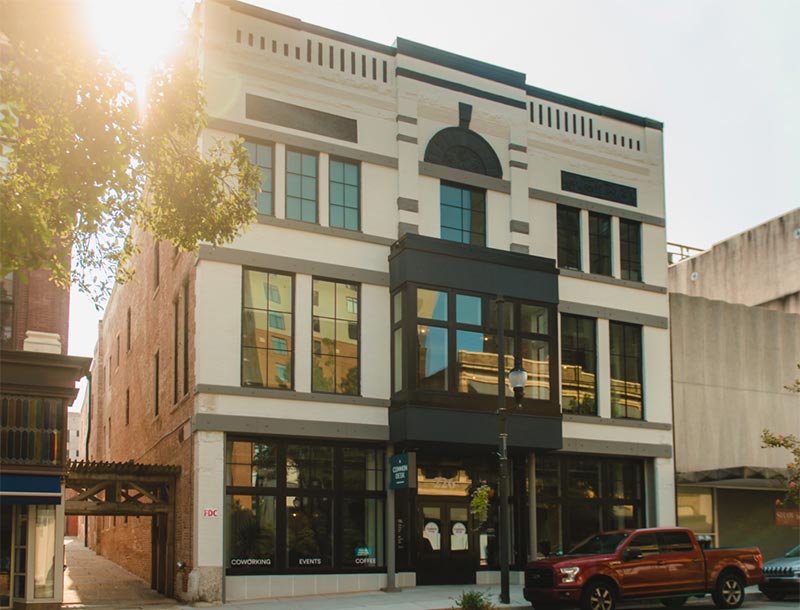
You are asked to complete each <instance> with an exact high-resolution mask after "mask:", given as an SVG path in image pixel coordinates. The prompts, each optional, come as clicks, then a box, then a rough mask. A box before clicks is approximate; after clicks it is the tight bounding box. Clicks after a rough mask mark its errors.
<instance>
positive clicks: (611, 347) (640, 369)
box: [608, 320, 646, 421]
mask: <svg viewBox="0 0 800 610" xmlns="http://www.w3.org/2000/svg"><path fill="white" fill-rule="evenodd" d="M615 326H616V327H619V328H621V329H622V334H623V345H622V346H621V347H622V351H621V352H619V350H617V351H615V344H614V335H615V333H614V327H615ZM629 331H630V332H637V333H638V335H639V336H638V345H639V353H638V354H634V355H629V354H628V349H627V348H628V339H629V335H628V333H629ZM616 347H619V346H616ZM608 352H609V360H610V365H611V366H610V371H609V381H610V383H611V417H612V418H614V419H633V420H639V421H645V420H646V418H645V400H644V397H645V388H644V327H643V326H641V325H639V324H629V323H627V322H617V321H615V320H610V321H609V341H608ZM615 356H616V357H621V358H622V363H623V366H622V369H623V371H625V377H624V378H623V379H618V378H616V377H614V373H613V369H614V358H615ZM632 359H633V360H634V361H635V363H636V365H637V367H636V372H637V373H638V376H639V380H638V384H639V388H640V398H639V403H640V406H639V416H638V417H634V416H631V415H629V413H630V409H631V407H630V406H628V404H627V403H628V402H629V400H630V399H629V397H630V396H634V397H635V394H633V393H631V392H628V391H627V388H628V385H629V384H630V383H636V382H631V380H630V379H629V378H628V376H627V371H628V361H629V360H632ZM615 381H618V382H622V384H623V387H624V388H625V391H624V392H622V393H616V394H615V392H614V382H615ZM616 396H622V401H624V402H625V403H626V404H625V405H623V406H622V409H624V412H625V415H615V409H616V408H617V407H616V403H615V397H616ZM634 408H635V407H634Z"/></svg>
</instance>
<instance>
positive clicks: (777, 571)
mask: <svg viewBox="0 0 800 610" xmlns="http://www.w3.org/2000/svg"><path fill="white" fill-rule="evenodd" d="M793 572H794V568H792V567H791V566H790V567H786V568H783V567H777V566H775V567H773V566H766V567H765V568H764V576H792V573H793Z"/></svg>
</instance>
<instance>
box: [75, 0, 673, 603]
mask: <svg viewBox="0 0 800 610" xmlns="http://www.w3.org/2000/svg"><path fill="white" fill-rule="evenodd" d="M197 18H198V20H199V22H200V29H201V31H202V37H203V69H204V78H205V81H206V86H207V89H206V96H207V99H208V105H209V114H210V118H209V122H208V128H207V129H206V131H205V132H204V134H203V139H202V145H203V146H212V145H213V144H214V143H215V142H217V141H220V140H222V141H224V140H226V139H229V138H235V137H242V138H244V139H245V141H246V145H247V147H248V149H249V150H250V153H251V160H252V161H253V162H254V163H256V164H258V165H259V166H260V167H261V169H262V176H263V181H262V186H261V189H260V190H259V192H258V193H257V194H256V200H255V206H256V209H257V213H258V214H257V221H256V222H255V223H253V225H252V226H250V227H248V228H247V230H246V231H245V232H244V233H243V234H242V235H241V236H240V237H238V238H237V239H236V240H235V241H234V242H233V243H231V244H230V245H229V246H225V247H218V248H211V247H208V246H201V247H200V249H199V251H198V252H197V253H196V254H191V255H190V254H180V253H175V252H174V251H173V250H172V249H171V248H170V247H169V246H168V245H167V244H154V243H152V241H150V240H149V238H148V237H147V236H146V235H138V240H139V243H140V245H141V251H140V254H139V256H138V258H137V263H136V264H137V280H136V281H135V282H133V283H131V284H128V285H124V286H118V287H117V288H116V289H115V292H114V294H113V296H112V299H111V302H110V304H109V307H108V309H107V312H106V316H105V319H104V321H103V323H102V326H101V333H100V340H99V343H98V347H97V352H96V358H95V362H96V364H95V366H96V367H97V368H96V371H95V379H94V383H93V388H94V393H93V397H92V403H93V404H92V416H91V418H92V419H91V421H92V423H91V433H90V438H89V444H88V447H89V459H95V460H107V461H126V460H128V459H133V460H136V461H140V462H145V463H153V464H169V465H173V466H180V468H181V475H180V477H179V480H178V483H177V491H176V511H175V518H176V540H175V545H176V546H175V549H176V550H175V559H176V562H180V564H179V565H180V566H181V567H180V568H179V569H178V570H177V572H176V573H175V574H171V576H172V577H174V579H175V592H176V595H177V596H178V597H182V598H184V599H193V600H208V601H214V600H220V599H224V600H226V601H233V600H244V599H257V598H264V597H272V596H287V595H302V594H309V593H325V592H337V591H358V590H375V589H378V588H379V587H385V586H387V585H389V586H391V585H392V584H393V583H394V584H397V585H398V586H414V585H424V584H432V583H436V582H451V583H475V582H478V583H488V582H495V581H497V579H498V578H499V576H498V566H499V558H498V548H499V545H498V540H497V512H498V511H497V506H498V500H497V498H498V494H497V482H498V464H497V457H496V452H497V443H498V426H499V423H498V417H497V413H496V410H497V407H498V393H499V392H500V390H499V388H498V368H499V366H498V363H499V360H500V358H499V357H498V346H499V345H502V347H503V352H504V354H505V362H504V364H503V368H504V369H506V370H505V371H503V372H501V373H500V374H501V375H502V376H503V377H505V373H506V372H507V371H508V370H509V369H510V368H511V367H512V366H513V364H514V362H515V361H518V362H520V363H521V365H522V366H523V367H524V368H525V369H526V371H527V372H528V382H527V385H526V388H525V396H524V399H523V401H522V407H521V409H519V410H513V407H514V403H513V400H512V399H511V398H510V396H511V390H510V388H508V387H506V389H505V392H506V394H507V396H508V397H509V398H507V399H506V403H505V404H506V405H507V406H508V407H509V409H512V412H511V414H510V415H509V424H508V429H509V454H510V463H511V468H510V484H511V485H510V487H511V514H512V530H513V531H512V541H511V553H512V557H511V565H512V569H513V570H514V575H515V576H517V577H518V575H519V573H520V571H521V570H522V568H523V567H524V564H525V562H526V561H527V559H528V558H529V557H533V556H536V555H537V554H540V553H549V552H554V551H556V550H558V549H563V548H568V547H570V546H571V545H572V544H574V543H576V542H578V541H579V540H580V539H582V538H583V537H585V536H586V535H588V534H590V533H592V532H594V531H597V530H600V529H608V528H614V527H628V526H644V525H671V524H674V523H675V497H674V465H673V457H672V436H673V435H672V408H671V396H670V391H671V386H670V371H669V368H670V367H669V331H668V325H669V304H668V298H667V290H666V282H667V275H666V274H667V270H666V257H665V255H664V252H665V248H666V240H665V218H664V180H663V157H662V126H661V124H660V123H658V122H656V121H653V120H650V119H646V118H642V117H638V116H634V115H631V114H627V113H623V112H619V111H616V110H612V109H609V108H605V107H602V106H598V105H594V104H591V103H588V102H584V101H581V100H576V99H572V98H568V97H566V96H562V95H559V94H555V93H552V92H549V91H545V90H541V89H538V88H536V87H533V86H530V85H528V84H527V83H526V82H525V75H524V74H521V73H519V72H514V71H511V70H507V69H504V68H501V67H497V66H492V65H489V64H485V63H482V62H480V61H476V60H473V59H469V58H466V57H461V56H457V55H453V54H451V53H448V52H446V51H442V50H439V49H435V48H431V47H428V46H425V45H421V44H418V43H415V42H412V41H408V40H403V39H399V40H398V41H396V43H395V45H394V46H385V45H381V44H377V43H374V42H371V41H367V40H363V39H359V38H355V37H353V36H349V35H346V34H342V33H338V32H334V31H331V30H328V29H325V28H322V27H318V26H314V25H310V24H307V23H304V22H302V21H299V20H297V19H294V18H291V17H288V16H285V15H280V14H277V13H274V12H271V11H267V10H263V9H258V8H255V7H252V6H250V5H247V4H243V3H239V2H233V1H208V2H206V3H204V4H203V5H202V6H201V8H200V10H199V11H198V14H197ZM98 377H99V379H98ZM501 387H502V386H501ZM131 439H137V442H131ZM401 454H404V455H407V456H411V457H410V459H409V461H408V464H410V465H411V466H410V468H411V471H410V475H411V476H410V477H409V478H410V479H411V481H412V484H411V486H410V487H408V488H403V489H396V490H394V489H388V488H387V478H388V477H387V475H388V472H387V469H388V467H387V464H388V458H389V457H390V456H393V455H401ZM483 485H486V486H487V487H488V488H489V498H490V506H489V512H488V516H487V519H486V521H485V522H483V523H480V522H478V519H477V517H475V516H474V515H473V514H472V513H471V512H470V497H471V495H472V494H473V493H474V492H475V490H476V489H478V488H480V487H481V486H483ZM149 527H150V526H149V524H145V523H138V522H137V520H135V519H131V520H129V521H128V522H127V523H125V522H122V520H121V519H119V518H117V519H116V521H114V519H113V518H111V517H103V518H101V519H98V520H97V522H96V523H95V525H94V528H93V527H92V524H91V523H90V536H89V538H90V541H91V542H92V544H94V545H95V546H96V547H97V548H99V550H100V551H101V552H103V553H104V554H107V555H109V556H111V557H112V558H114V559H115V560H116V561H118V562H120V563H122V564H123V565H126V566H127V567H129V569H132V570H133V571H134V572H137V573H139V574H140V575H142V576H144V577H147V575H148V573H149V571H152V565H148V562H147V552H146V550H143V549H142V546H143V541H145V542H146V538H147V536H149V531H150V530H149ZM167 568H169V566H168V567H167Z"/></svg>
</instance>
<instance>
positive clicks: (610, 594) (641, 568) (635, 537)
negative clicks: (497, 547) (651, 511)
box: [523, 527, 763, 610]
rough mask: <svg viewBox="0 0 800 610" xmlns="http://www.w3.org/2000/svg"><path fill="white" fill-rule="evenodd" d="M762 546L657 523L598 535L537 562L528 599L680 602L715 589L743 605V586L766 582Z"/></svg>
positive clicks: (603, 606)
mask: <svg viewBox="0 0 800 610" xmlns="http://www.w3.org/2000/svg"><path fill="white" fill-rule="evenodd" d="M762 567H763V559H762V557H761V551H760V550H759V549H758V548H756V547H753V548H747V549H710V550H704V549H703V548H701V547H700V545H699V544H698V542H697V539H696V538H695V537H694V534H693V533H692V531H691V530H688V529H684V528H677V527H672V528H651V529H638V530H618V531H613V532H604V533H602V534H596V535H594V536H591V537H589V538H587V539H586V540H584V541H583V542H581V543H580V544H578V545H577V546H576V547H575V548H574V549H572V550H571V551H570V552H569V553H568V554H566V555H560V556H553V557H547V558H545V559H539V560H537V561H532V562H531V563H529V564H528V566H527V567H526V569H525V586H524V589H523V593H524V596H525V599H527V600H528V601H529V602H531V604H533V606H534V608H535V609H536V610H549V609H551V608H557V607H567V606H579V607H580V608H581V610H614V608H615V606H616V604H617V601H618V600H624V601H628V600H631V599H642V598H655V599H659V600H661V603H662V604H664V605H665V606H666V607H667V608H679V607H680V606H682V605H683V604H684V603H685V602H686V600H687V599H688V598H689V597H693V596H703V595H705V594H707V593H711V596H712V597H713V599H714V603H715V604H716V606H717V608H725V609H729V608H738V607H739V606H741V605H742V602H743V601H744V588H745V587H746V586H749V585H757V584H759V583H761V582H762V580H763V574H762Z"/></svg>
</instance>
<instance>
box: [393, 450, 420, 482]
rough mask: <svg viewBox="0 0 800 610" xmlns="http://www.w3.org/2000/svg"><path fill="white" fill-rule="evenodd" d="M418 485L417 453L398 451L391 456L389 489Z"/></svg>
mask: <svg viewBox="0 0 800 610" xmlns="http://www.w3.org/2000/svg"><path fill="white" fill-rule="evenodd" d="M416 486H417V454H416V453H413V452H412V453H398V454H396V455H393V456H392V457H390V458H389V489H408V488H410V487H416Z"/></svg>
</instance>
